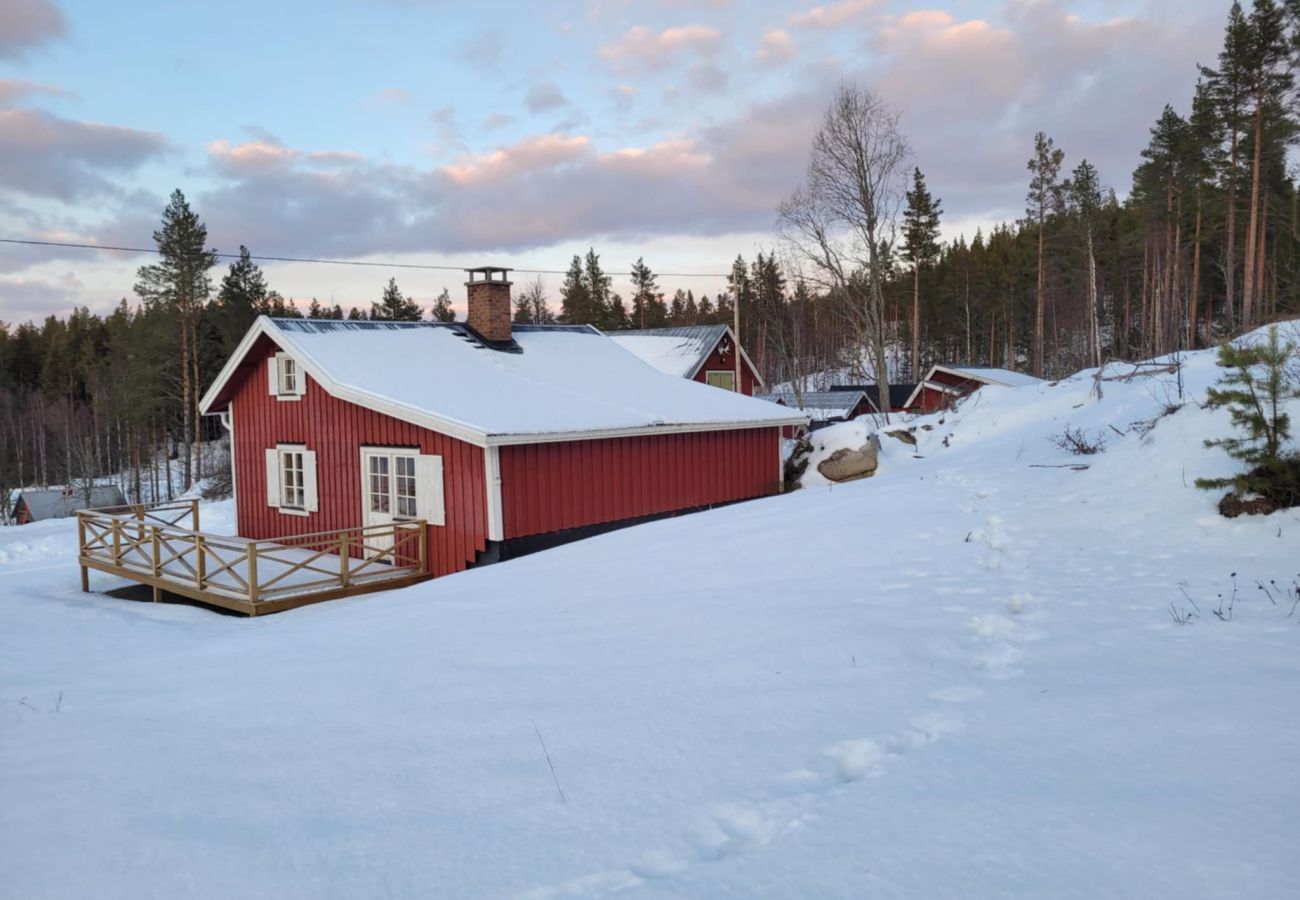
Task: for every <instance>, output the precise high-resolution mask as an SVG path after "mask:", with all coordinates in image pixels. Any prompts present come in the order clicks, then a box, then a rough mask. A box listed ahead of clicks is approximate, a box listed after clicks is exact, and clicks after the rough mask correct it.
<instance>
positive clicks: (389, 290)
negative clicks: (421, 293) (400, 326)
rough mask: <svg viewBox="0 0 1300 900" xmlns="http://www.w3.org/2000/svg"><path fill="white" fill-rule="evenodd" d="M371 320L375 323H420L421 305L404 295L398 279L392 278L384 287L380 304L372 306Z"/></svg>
mask: <svg viewBox="0 0 1300 900" xmlns="http://www.w3.org/2000/svg"><path fill="white" fill-rule="evenodd" d="M370 318H371V320H373V321H386V322H418V321H420V319H421V318H422V314H421V313H420V305H419V304H418V303H416V302H415V301H414V300H412V299H411V298H410V297H407V296H404V295H403V294H402V291H401V289H400V288H399V287H398V286H397V279H396V278H390V279H388V284H387V285H385V287H384V295H383V297H381V298H380V300H379V302H377V303H371V304H370Z"/></svg>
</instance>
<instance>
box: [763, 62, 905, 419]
mask: <svg viewBox="0 0 1300 900" xmlns="http://www.w3.org/2000/svg"><path fill="white" fill-rule="evenodd" d="M898 119H899V116H898V112H897V111H896V110H895V109H893V108H892V107H891V106H890V105H889V104H888V103H886V102H885V100H884V99H883V98H882V97H881V96H880V95H879V94H877V93H876V92H875V91H873V90H870V89H866V88H858V87H854V86H850V85H842V86H841V87H840V88H839V90H838V91H837V92H836V94H835V98H834V99H833V100H832V101H831V104H830V106H829V107H827V109H826V112H825V114H824V115H823V117H822V123H821V127H820V128H818V130H817V133H816V135H814V137H813V145H812V155H811V159H810V160H809V163H808V171H807V174H806V176H805V178H804V183H803V185H802V186H801V187H800V188H798V189H797V190H796V191H795V192H794V194H793V195H792V196H791V197H790V198H789V199H788V200H786V201H785V202H784V203H782V204H781V207H780V210H779V214H778V229H779V231H780V234H781V237H782V239H783V240H784V241H785V242H786V244H787V246H788V248H789V250H790V252H791V254H792V255H793V256H794V257H795V259H796V261H797V262H798V263H799V264H801V268H803V269H804V271H806V272H807V274H808V277H809V279H810V280H811V281H813V282H814V283H815V284H816V285H817V286H818V287H820V288H821V289H822V290H824V291H826V292H828V293H830V294H831V295H833V296H834V297H835V298H836V299H837V300H839V301H840V304H841V309H843V311H844V313H845V315H846V317H847V319H848V321H849V324H850V326H851V327H852V328H853V330H854V332H855V333H856V334H857V335H858V336H859V342H860V343H861V344H862V345H863V346H865V348H866V349H867V351H868V358H869V360H870V365H871V368H872V370H873V374H874V375H875V381H876V385H877V388H878V390H879V391H880V396H881V397H888V396H889V360H888V341H889V334H888V322H887V317H886V311H885V296H884V281H885V279H886V278H887V277H888V275H889V272H888V259H887V257H886V253H887V251H888V250H889V248H890V246H891V245H892V242H893V238H894V230H895V224H896V221H897V216H898V211H899V208H900V206H901V205H902V201H903V197H904V194H905V192H906V174H905V171H904V164H905V163H906V161H907V159H908V157H909V156H910V155H911V150H910V148H909V147H908V143H907V140H906V138H904V137H903V134H902V132H901V130H900V129H899V126H898ZM882 251H885V252H882ZM885 421H889V414H888V413H887V412H886V413H885Z"/></svg>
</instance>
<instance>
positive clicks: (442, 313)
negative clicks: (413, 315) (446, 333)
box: [429, 288, 456, 322]
mask: <svg viewBox="0 0 1300 900" xmlns="http://www.w3.org/2000/svg"><path fill="white" fill-rule="evenodd" d="M429 318H430V319H432V320H433V321H435V322H455V321H456V311H455V310H454V309H452V308H451V294H450V293H448V291H447V289H446V288H443V289H442V293H441V294H439V295H438V296H437V298H436V299H435V300H434V301H433V307H432V308H431V309H430V310H429Z"/></svg>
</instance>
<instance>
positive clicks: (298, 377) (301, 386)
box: [293, 359, 307, 397]
mask: <svg viewBox="0 0 1300 900" xmlns="http://www.w3.org/2000/svg"><path fill="white" fill-rule="evenodd" d="M293 371H294V379H293V392H294V393H295V394H297V395H298V396H299V397H305V396H306V395H307V373H306V372H304V371H303V370H302V363H300V362H298V361H297V360H296V359H295V360H294V361H293Z"/></svg>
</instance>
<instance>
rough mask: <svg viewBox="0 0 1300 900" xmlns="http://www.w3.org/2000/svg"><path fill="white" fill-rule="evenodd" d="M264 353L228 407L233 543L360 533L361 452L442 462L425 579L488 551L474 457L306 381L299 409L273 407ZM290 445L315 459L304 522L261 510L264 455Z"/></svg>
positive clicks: (478, 460)
mask: <svg viewBox="0 0 1300 900" xmlns="http://www.w3.org/2000/svg"><path fill="white" fill-rule="evenodd" d="M272 349H273V348H268V349H267V350H266V351H265V352H263V353H262V354H261V355H260V356H258V362H259V364H258V365H255V366H252V367H250V368H249V370H248V374H247V375H245V376H244V381H243V383H242V384H241V385H239V387H238V389H237V391H236V393H235V395H234V397H233V398H232V400H231V414H232V419H233V424H234V440H235V466H236V473H235V475H236V485H237V488H238V491H239V502H238V507H239V523H238V524H239V534H240V535H241V536H243V537H251V538H274V537H280V536H287V535H294V534H308V533H311V532H316V531H337V530H339V529H343V528H356V527H359V526H360V525H361V524H362V519H361V446H362V445H363V444H370V445H377V446H391V447H418V448H419V450H420V452H421V453H430V454H437V455H439V456H441V457H442V460H443V490H444V494H445V501H446V510H447V518H446V522H447V524H446V525H445V526H443V527H438V526H435V525H430V526H429V570H430V571H431V572H432V573H433V574H435V575H445V574H447V573H449V572H459V571H461V570H463V569H464V568H465V567H466V566H467V565H468V564H469V563H471V562H473V561H474V557H475V554H476V553H478V552H479V551H481V550H483V549H484V547H486V546H487V512H486V510H487V500H486V488H485V485H486V476H485V474H484V460H483V449H482V448H481V447H475V446H474V445H473V444H467V443H465V442H464V441H460V440H457V439H456V438H452V437H447V436H446V435H442V434H439V433H437V432H435V431H429V430H428V429H425V428H420V427H419V426H416V425H412V424H410V423H408V422H403V421H400V420H399V419H394V418H393V417H391V416H386V415H384V414H382V413H377V412H374V411H372V410H368V409H364V408H362V407H360V406H357V405H355V404H353V403H348V402H347V401H345V400H339V399H337V398H335V397H331V396H330V395H329V394H327V393H326V392H325V391H324V390H323V389H322V388H321V387H320V385H319V384H317V383H316V382H315V381H314V380H312V379H310V378H309V377H307V375H306V373H303V377H304V378H307V393H306V395H305V396H304V397H303V398H302V399H300V400H277V399H276V398H275V397H272V396H270V394H269V393H268V391H267V378H266V365H267V364H266V357H267V356H269V355H270V352H271V350H272ZM292 443H301V444H306V445H307V449H308V450H314V451H315V452H316V484H317V492H318V499H319V507H320V511H319V512H315V513H311V514H309V515H306V516H295V515H286V514H284V513H281V512H280V511H279V510H278V509H274V508H272V507H269V506H267V505H266V468H265V461H264V460H265V454H264V451H265V450H267V449H269V448H271V447H274V446H275V445H276V444H292Z"/></svg>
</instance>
